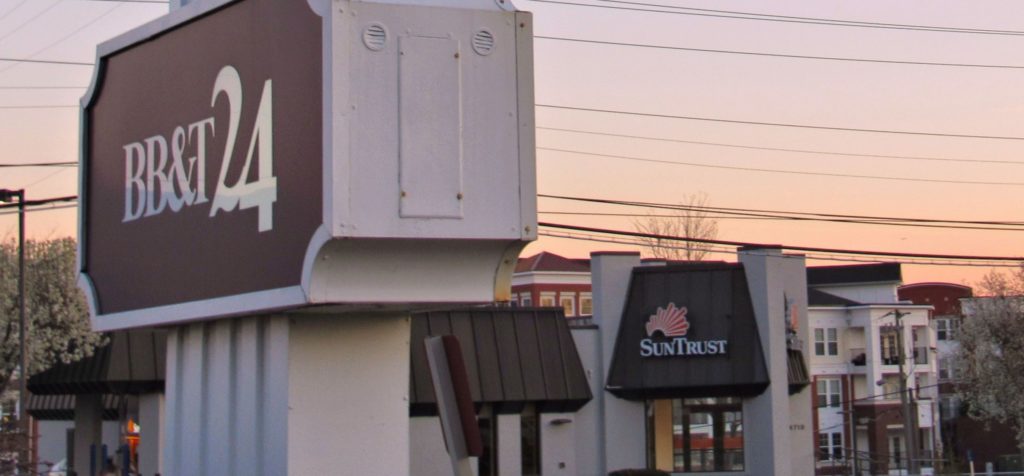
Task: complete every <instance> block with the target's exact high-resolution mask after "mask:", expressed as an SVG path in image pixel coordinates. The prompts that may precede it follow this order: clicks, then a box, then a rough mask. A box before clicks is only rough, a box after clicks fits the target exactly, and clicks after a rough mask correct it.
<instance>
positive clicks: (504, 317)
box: [409, 307, 592, 416]
mask: <svg viewBox="0 0 1024 476" xmlns="http://www.w3.org/2000/svg"><path fill="white" fill-rule="evenodd" d="M437 335H454V336H456V337H457V338H458V339H459V344H460V345H461V346H462V353H463V355H464V356H465V359H466V367H467V368H466V372H467V374H468V376H469V383H470V392H471V394H472V396H473V402H474V403H475V404H477V405H480V404H491V405H493V406H494V409H495V411H496V412H498V413H514V412H518V411H520V410H521V409H522V408H523V406H524V405H526V404H534V405H536V408H537V410H538V411H539V412H572V411H576V410H578V409H579V408H581V407H582V406H583V405H585V404H586V403H587V402H588V401H590V399H591V398H592V394H591V392H590V386H589V384H588V382H587V378H586V374H585V372H584V370H583V365H582V364H581V362H580V358H579V354H578V353H577V350H576V344H575V342H574V341H573V339H572V335H571V334H570V331H569V325H568V323H567V322H566V319H565V316H564V315H563V313H562V311H561V309H552V308H493V307H489V308H469V309H462V310H453V311H437V312H426V313H420V314H415V315H413V320H412V338H411V343H412V344H411V345H412V351H411V355H410V359H411V372H410V382H409V393H410V408H409V411H410V414H411V415H413V416H424V415H433V414H436V411H437V410H436V402H437V400H436V399H435V397H434V390H433V387H432V383H431V379H430V371H429V368H428V367H427V361H426V354H425V351H424V346H423V340H424V339H425V338H427V337H429V336H437Z"/></svg>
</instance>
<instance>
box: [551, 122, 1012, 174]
mask: <svg viewBox="0 0 1024 476" xmlns="http://www.w3.org/2000/svg"><path fill="white" fill-rule="evenodd" d="M537 129H539V130H546V131H558V132H572V133H576V134H591V135H600V136H608V137H621V138H625V139H640V140H651V141H661V142H674V143H679V144H696V145H708V146H715V147H731V148H736V149H750V150H767V151H773V152H795V153H799V154H821V155H839V156H845V157H866V158H872V159H895V160H923V161H937V162H961V163H972V164H973V163H977V164H1007V165H1024V161H1016V160H990V159H952V158H944V157H922V156H912V155H884V154H856V153H851V152H835V151H826V150H810V149H790V148H782V147H765V146H753V145H741V144H726V143H722V142H707V141H696V140H683V139H670V138H664V137H650V136H638V135H630V134H616V133H612V132H599V131H586V130H581V129H565V128H560V127H543V126H538V127H537Z"/></svg>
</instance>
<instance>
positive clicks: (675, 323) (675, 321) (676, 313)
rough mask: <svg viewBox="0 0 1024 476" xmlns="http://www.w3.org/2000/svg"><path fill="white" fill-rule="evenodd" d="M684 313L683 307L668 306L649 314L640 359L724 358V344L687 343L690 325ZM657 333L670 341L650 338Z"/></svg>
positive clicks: (694, 341) (689, 341) (707, 342)
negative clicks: (700, 356)
mask: <svg viewBox="0 0 1024 476" xmlns="http://www.w3.org/2000/svg"><path fill="white" fill-rule="evenodd" d="M688 312H689V311H688V310H687V309H686V307H676V305H675V303H671V302H670V303H668V305H667V306H665V307H663V308H662V307H659V308H658V311H657V312H655V313H654V314H651V316H650V318H649V319H648V320H647V323H646V324H645V325H644V327H645V328H646V330H647V338H646V339H643V340H641V341H640V356H641V357H667V356H690V355H724V354H725V352H726V343H727V342H726V341H725V340H690V339H688V338H687V337H685V336H686V334H687V332H689V330H690V322H689V321H688V320H687V319H686V314H687V313H688ZM658 332H660V333H661V334H662V335H663V336H665V337H667V338H671V340H668V341H662V340H658V341H655V340H654V339H653V338H654V337H655V334H656V333H658Z"/></svg>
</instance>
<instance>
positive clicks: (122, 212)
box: [81, 0, 323, 315]
mask: <svg viewBox="0 0 1024 476" xmlns="http://www.w3.org/2000/svg"><path fill="white" fill-rule="evenodd" d="M322 61H323V60H322V55H321V18H320V17H319V16H318V15H317V14H316V13H314V12H313V11H312V10H310V9H309V6H308V4H307V2H306V1H305V0H241V1H238V2H233V3H229V4H227V5H226V6H224V7H222V8H219V9H217V10H214V11H211V12H208V13H206V14H203V15H202V16H199V17H197V18H194V19H192V20H190V21H188V22H185V23H182V24H179V25H177V26H175V27H173V28H171V29H169V30H165V31H163V32H159V33H158V34H156V35H155V36H152V37H150V38H146V39H145V40H143V41H139V42H136V43H134V44H132V45H130V46H127V47H126V48H124V49H121V50H119V51H114V52H112V53H110V54H107V55H105V56H103V57H102V58H101V59H100V63H99V68H100V70H99V74H98V76H97V83H96V84H95V85H94V91H93V96H92V97H91V102H89V103H88V104H87V105H86V106H85V108H84V110H83V122H84V129H83V131H84V132H83V147H82V153H83V174H84V175H83V180H82V184H83V190H82V195H83V207H84V208H83V210H82V212H81V213H82V215H81V216H82V220H83V223H82V230H83V234H84V236H83V240H84V241H83V247H82V252H83V256H82V272H83V273H84V274H85V275H86V276H87V277H88V278H89V280H90V281H91V283H92V286H93V294H94V295H93V298H94V306H95V311H96V313H97V314H98V315H109V314H117V313H124V312H131V311H139V310H145V309H150V308H155V307H161V306H168V305H175V304H183V303H192V302H197V301H205V300H209V299H215V298H225V297H232V296H239V295H244V294H249V293H254V292H261V291H270V290H279V289H284V288H294V287H297V286H299V285H300V282H301V274H302V265H303V258H304V256H305V253H306V249H307V247H308V245H309V243H310V240H311V238H312V236H313V234H314V233H315V231H316V230H317V228H318V227H319V226H320V224H321V222H322V216H321V207H322V170H321V169H322V161H323V150H322V120H321V114H322V113H321V110H322V105H321V104H322V89H323V88H322V84H321V83H322V79H321V78H322V73H321V68H322V66H321V65H322Z"/></svg>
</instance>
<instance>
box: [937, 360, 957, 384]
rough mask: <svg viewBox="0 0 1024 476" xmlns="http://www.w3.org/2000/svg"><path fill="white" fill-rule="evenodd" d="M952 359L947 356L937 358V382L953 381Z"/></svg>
mask: <svg viewBox="0 0 1024 476" xmlns="http://www.w3.org/2000/svg"><path fill="white" fill-rule="evenodd" d="M954 378H956V376H955V375H954V372H953V359H952V358H950V357H948V356H940V357H939V380H953V379H954Z"/></svg>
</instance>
